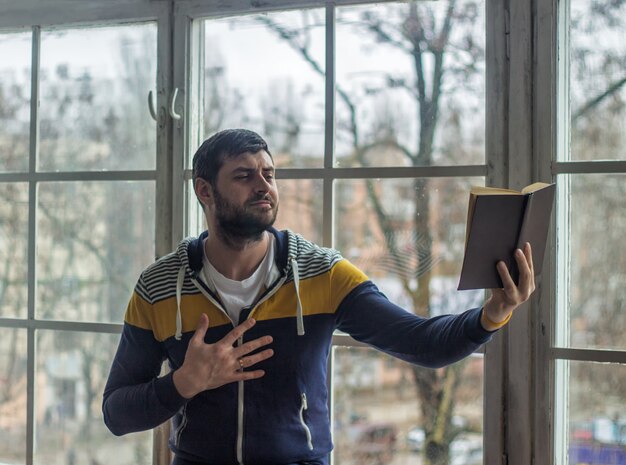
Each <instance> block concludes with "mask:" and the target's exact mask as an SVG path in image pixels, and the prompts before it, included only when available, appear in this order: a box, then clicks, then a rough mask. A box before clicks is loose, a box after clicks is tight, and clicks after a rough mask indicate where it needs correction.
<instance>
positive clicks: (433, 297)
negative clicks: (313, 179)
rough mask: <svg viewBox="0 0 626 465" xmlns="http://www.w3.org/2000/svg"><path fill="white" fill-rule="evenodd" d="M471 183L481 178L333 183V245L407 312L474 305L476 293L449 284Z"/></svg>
mask: <svg viewBox="0 0 626 465" xmlns="http://www.w3.org/2000/svg"><path fill="white" fill-rule="evenodd" d="M471 185H484V180H483V179H482V178H471V179H468V178H437V179H384V180H340V181H337V183H336V196H337V214H336V238H337V247H338V249H339V250H340V251H341V252H342V254H343V255H344V256H345V257H346V258H348V259H349V260H350V261H352V262H353V263H354V264H355V265H356V266H358V267H359V268H361V269H362V270H363V271H364V272H365V273H366V274H367V275H368V276H369V277H371V278H372V279H373V281H374V282H375V283H376V284H377V285H378V286H379V287H380V289H381V290H382V291H383V292H384V293H385V294H386V295H387V297H389V299H390V300H392V301H393V302H395V303H397V304H399V305H400V306H402V307H404V308H406V309H408V310H410V311H414V312H415V313H418V314H420V315H424V316H427V315H430V316H434V315H437V314H443V313H458V312H460V311H463V310H467V309H468V308H470V307H475V306H479V305H481V302H482V298H483V292H482V291H462V292H458V291H457V290H456V288H457V285H458V280H459V275H460V271H461V264H462V261H463V251H464V247H465V226H466V221H467V202H468V197H469V194H468V193H469V189H470V186H471ZM428 312H430V313H428Z"/></svg>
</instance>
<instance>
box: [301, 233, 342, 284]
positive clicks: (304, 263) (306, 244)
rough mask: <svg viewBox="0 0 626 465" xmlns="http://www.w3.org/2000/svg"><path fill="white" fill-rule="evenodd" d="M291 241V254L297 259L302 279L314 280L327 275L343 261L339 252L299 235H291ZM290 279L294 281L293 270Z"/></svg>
mask: <svg viewBox="0 0 626 465" xmlns="http://www.w3.org/2000/svg"><path fill="white" fill-rule="evenodd" d="M289 239H290V244H289V245H290V247H289V252H290V254H292V255H295V256H296V257H297V261H298V272H299V275H300V279H307V278H313V277H315V276H318V275H320V274H323V273H326V272H328V271H329V270H330V269H331V268H332V267H333V266H335V264H337V263H338V262H340V261H341V260H343V257H342V256H341V254H340V253H339V252H338V251H337V250H335V249H329V248H326V247H320V246H318V245H317V244H314V243H313V242H311V241H308V240H306V239H304V238H303V237H302V236H300V235H299V234H294V233H291V234H290V238H289ZM292 245H293V246H294V247H293V248H292ZM289 278H290V279H293V270H292V272H291V273H290V276H289Z"/></svg>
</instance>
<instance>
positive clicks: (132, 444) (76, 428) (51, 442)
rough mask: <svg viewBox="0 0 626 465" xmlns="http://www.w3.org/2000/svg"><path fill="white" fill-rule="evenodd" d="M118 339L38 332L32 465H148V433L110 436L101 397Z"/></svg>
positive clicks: (111, 335)
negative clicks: (35, 431)
mask: <svg viewBox="0 0 626 465" xmlns="http://www.w3.org/2000/svg"><path fill="white" fill-rule="evenodd" d="M118 340H119V336H118V335H115V334H96V333H75V332H69V331H68V332H55V331H41V332H39V333H38V337H37V370H36V384H35V386H36V392H35V411H36V420H35V421H36V428H37V435H36V436H35V442H36V444H35V464H37V465H82V464H84V465H103V464H107V463H110V462H111V458H112V457H114V458H115V463H116V464H119V465H150V464H151V463H152V445H151V438H152V435H151V433H150V432H149V431H148V432H145V433H139V434H130V435H127V436H124V437H122V438H119V437H115V436H113V435H112V434H111V433H110V432H109V431H108V430H107V428H106V426H105V425H104V422H103V419H102V410H101V405H102V392H103V390H104V385H105V383H106V377H107V375H108V373H109V367H110V366H111V360H112V359H113V356H114V354H115V350H116V348H117V342H118Z"/></svg>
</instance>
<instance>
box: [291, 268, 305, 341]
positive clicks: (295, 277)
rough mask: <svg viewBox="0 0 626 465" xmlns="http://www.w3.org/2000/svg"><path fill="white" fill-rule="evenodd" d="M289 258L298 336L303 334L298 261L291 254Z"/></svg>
mask: <svg viewBox="0 0 626 465" xmlns="http://www.w3.org/2000/svg"><path fill="white" fill-rule="evenodd" d="M289 258H290V259H291V266H292V268H293V284H294V286H295V288H296V301H297V304H298V309H297V322H298V336H304V318H303V317H302V301H301V300H300V275H299V273H298V262H297V261H296V258H295V257H293V256H290V257H289Z"/></svg>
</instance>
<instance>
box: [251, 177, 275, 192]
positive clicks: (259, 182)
mask: <svg viewBox="0 0 626 465" xmlns="http://www.w3.org/2000/svg"><path fill="white" fill-rule="evenodd" d="M271 187H272V186H271V184H270V183H269V181H268V180H267V179H265V176H264V175H263V174H262V173H261V174H258V175H257V176H256V183H255V185H254V188H255V190H256V191H257V192H269V190H270V188H271Z"/></svg>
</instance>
